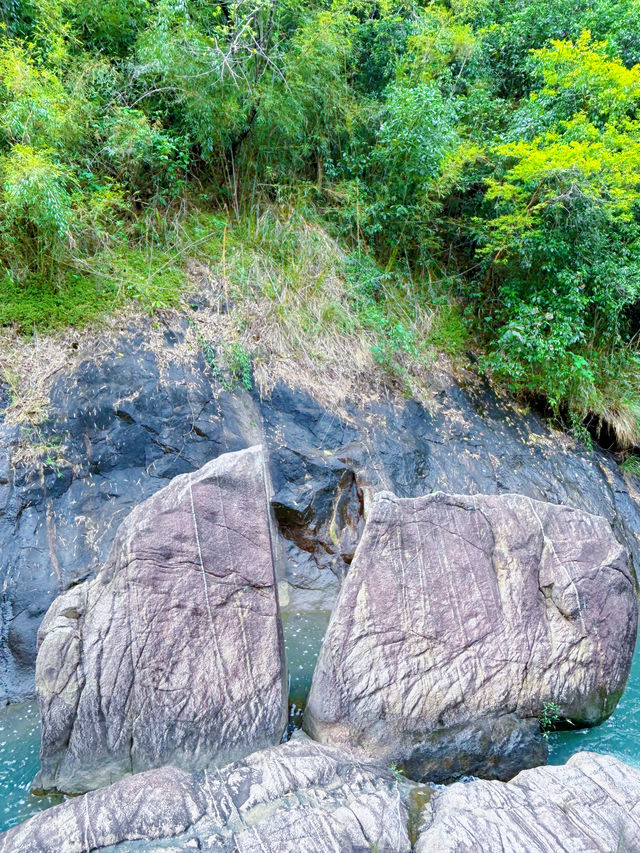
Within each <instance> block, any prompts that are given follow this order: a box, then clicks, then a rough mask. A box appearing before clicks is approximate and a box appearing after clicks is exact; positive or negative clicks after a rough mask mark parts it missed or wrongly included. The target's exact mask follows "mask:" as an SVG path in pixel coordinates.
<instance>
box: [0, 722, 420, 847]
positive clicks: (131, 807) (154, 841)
mask: <svg viewBox="0 0 640 853" xmlns="http://www.w3.org/2000/svg"><path fill="white" fill-rule="evenodd" d="M407 819H408V814H407V808H406V806H405V802H404V792H403V791H402V783H400V782H399V781H398V780H396V779H395V778H394V776H393V774H391V773H390V772H389V771H388V770H386V769H385V768H384V767H381V766H378V765H375V764H371V763H364V762H360V761H358V760H357V759H354V757H353V756H352V755H351V754H350V753H349V752H348V751H345V750H342V749H338V748H336V747H329V746H321V745H319V744H315V743H313V742H311V741H308V740H307V739H298V740H294V741H290V742H289V743H286V744H284V745H282V746H277V747H272V748H271V749H267V750H264V751H262V752H257V753H254V754H253V755H251V756H249V757H248V758H246V759H244V760H243V761H240V762H237V763H235V764H231V765H230V766H228V767H226V768H224V769H223V770H211V769H207V770H202V771H200V772H198V773H195V774H190V773H186V772H184V771H183V770H178V769H177V768H175V767H163V768H160V769H157V770H149V771H147V772H146V773H139V774H137V775H135V776H129V777H127V778H126V779H123V780H121V781H120V782H117V783H116V784H114V785H111V786H110V787H108V788H101V789H100V790H98V791H93V792H91V793H89V794H85V795H84V796H82V797H74V798H72V799H69V800H67V801H66V802H64V803H62V804H61V805H59V806H55V807H54V808H51V809H49V810H48V811H45V812H41V813H40V814H37V815H35V816H34V817H32V818H31V819H30V820H28V821H26V822H25V823H23V824H21V825H20V826H18V827H16V828H15V829H12V830H9V832H7V833H5V835H4V836H0V853H88V851H94V850H101V849H103V848H106V847H108V848H109V849H110V850H111V849H113V850H116V851H131V853H134V851H140V853H142V851H149V853H150V851H157V850H160V849H162V850H172V851H187V850H206V851H210V853H271V851H272V852H273V853H319V852H320V851H340V853H371V851H372V850H375V851H377V853H409V851H410V850H411V845H410V843H409V838H408V835H407Z"/></svg>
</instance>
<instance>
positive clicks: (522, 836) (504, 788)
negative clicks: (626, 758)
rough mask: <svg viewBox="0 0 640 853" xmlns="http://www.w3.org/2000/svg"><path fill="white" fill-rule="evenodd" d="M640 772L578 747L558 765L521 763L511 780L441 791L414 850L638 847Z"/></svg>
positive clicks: (519, 852)
mask: <svg viewBox="0 0 640 853" xmlns="http://www.w3.org/2000/svg"><path fill="white" fill-rule="evenodd" d="M639 802H640V771H638V770H636V769H634V768H632V767H629V766H627V765H626V764H623V763H622V762H621V761H618V760H617V759H616V758H612V757H611V756H609V755H596V754H595V753H590V752H579V753H578V754H577V755H574V756H572V757H571V758H570V759H569V761H568V762H567V764H566V765H562V766H561V767H536V768H535V769H533V770H524V771H523V772H522V773H520V774H519V775H518V776H516V778H515V779H513V780H512V781H511V782H507V783H506V784H504V783H502V782H485V781H483V780H477V781H474V782H469V783H458V784H456V785H451V786H450V787H448V788H445V789H444V790H441V791H437V792H436V793H435V794H434V795H433V797H432V798H431V800H430V802H429V803H428V804H427V805H426V807H425V809H424V811H423V816H424V823H423V826H422V828H421V832H420V837H419V839H418V843H417V845H416V848H415V849H416V853H466V851H469V850H473V851H474V853H549V851H552V850H553V851H560V850H566V851H570V853H590V851H596V850H602V851H605V850H606V851H611V853H613V851H619V853H623V851H625V853H626V852H627V851H628V853H631V851H634V850H640V811H639V810H638V803H639Z"/></svg>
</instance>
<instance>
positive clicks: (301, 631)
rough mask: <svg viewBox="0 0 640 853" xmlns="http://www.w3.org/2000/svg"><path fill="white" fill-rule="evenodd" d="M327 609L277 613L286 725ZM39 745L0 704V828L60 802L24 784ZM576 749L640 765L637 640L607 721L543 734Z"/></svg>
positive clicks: (559, 746)
mask: <svg viewBox="0 0 640 853" xmlns="http://www.w3.org/2000/svg"><path fill="white" fill-rule="evenodd" d="M329 615H330V614H329V612H328V611H319V612H301V613H294V614H290V613H289V614H287V613H285V614H283V626H284V637H285V647H286V652H287V665H288V667H289V704H290V725H296V726H299V725H300V723H301V720H302V712H303V710H304V702H305V697H306V696H307V694H308V692H309V688H310V687H311V677H312V675H313V670H314V667H315V663H316V658H317V656H318V651H319V650H320V644H321V643H322V638H323V636H324V633H325V630H326V627H327V624H328V622H329ZM39 750H40V723H39V717H38V707H37V704H36V702H35V701H32V702H22V703H19V704H15V705H7V706H6V707H4V708H0V832H2V831H4V830H5V829H9V828H10V827H12V826H15V825H16V824H18V823H20V822H21V821H23V820H26V819H27V818H28V817H29V816H30V815H32V814H34V813H35V812H37V811H40V810H42V809H46V808H48V807H49V806H51V805H53V804H55V803H57V802H60V799H61V798H60V797H34V796H33V795H32V794H30V793H29V785H30V783H31V780H32V779H33V777H34V776H35V774H36V771H37V770H38V765H39ZM582 750H591V751H594V752H602V753H607V754H610V755H615V756H616V757H617V758H620V759H622V760H623V761H626V762H627V763H628V764H633V765H634V766H636V767H640V644H639V645H638V647H637V648H636V653H635V655H634V659H633V664H632V667H631V673H630V675H629V681H628V683H627V689H626V690H625V692H624V695H623V696H622V699H621V700H620V702H619V704H618V707H617V708H616V710H615V711H614V713H613V715H612V716H611V717H610V718H609V719H608V720H607V722H606V723H603V724H602V725H601V726H597V727H596V728H593V729H583V730H579V731H566V732H557V733H554V734H551V735H550V736H549V753H550V754H549V763H550V764H563V763H564V762H565V761H566V760H567V759H568V758H569V757H570V756H571V755H573V753H575V752H580V751H582Z"/></svg>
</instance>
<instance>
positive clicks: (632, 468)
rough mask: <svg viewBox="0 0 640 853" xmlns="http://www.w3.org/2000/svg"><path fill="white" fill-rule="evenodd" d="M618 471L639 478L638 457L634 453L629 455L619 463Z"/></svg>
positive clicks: (639, 462)
mask: <svg viewBox="0 0 640 853" xmlns="http://www.w3.org/2000/svg"><path fill="white" fill-rule="evenodd" d="M620 469H621V470H622V471H624V473H625V474H629V475H631V476H632V477H640V456H636V455H635V453H631V454H629V456H626V457H625V458H624V459H623V460H622V462H621V463H620Z"/></svg>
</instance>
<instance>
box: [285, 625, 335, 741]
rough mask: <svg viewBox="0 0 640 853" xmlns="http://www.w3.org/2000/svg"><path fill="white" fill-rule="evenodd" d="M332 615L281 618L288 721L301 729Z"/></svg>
mask: <svg viewBox="0 0 640 853" xmlns="http://www.w3.org/2000/svg"><path fill="white" fill-rule="evenodd" d="M330 616H331V611H329V610H314V611H298V612H297V613H287V612H284V613H283V614H282V627H283V630H284V647H285V652H286V656H287V667H288V669H289V720H290V724H291V725H292V726H294V727H295V726H300V725H302V714H303V712H304V706H305V704H306V701H307V696H308V695H309V690H311V679H312V677H313V670H314V669H315V666H316V660H317V658H318V652H319V651H320V646H321V645H322V641H323V639H324V635H325V632H326V630H327V625H328V624H329V618H330Z"/></svg>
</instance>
